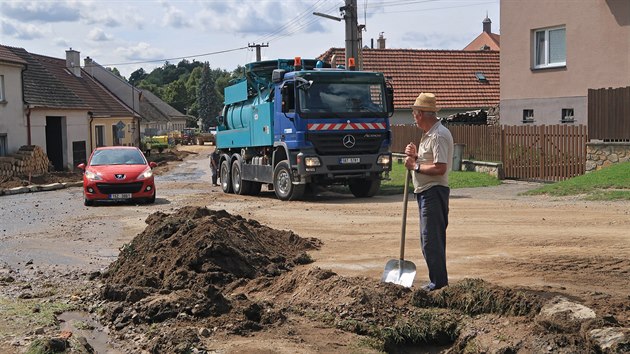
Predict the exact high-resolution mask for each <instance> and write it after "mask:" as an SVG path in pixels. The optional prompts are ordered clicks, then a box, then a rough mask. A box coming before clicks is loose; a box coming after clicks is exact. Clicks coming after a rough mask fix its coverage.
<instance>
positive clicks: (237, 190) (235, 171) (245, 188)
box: [232, 160, 251, 195]
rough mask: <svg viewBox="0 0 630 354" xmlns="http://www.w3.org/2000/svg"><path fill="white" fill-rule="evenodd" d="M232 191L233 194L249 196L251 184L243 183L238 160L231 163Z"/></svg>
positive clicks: (248, 182)
mask: <svg viewBox="0 0 630 354" xmlns="http://www.w3.org/2000/svg"><path fill="white" fill-rule="evenodd" d="M232 190H234V194H239V195H247V194H251V182H250V181H243V174H242V173H241V161H240V160H234V162H233V163H232Z"/></svg>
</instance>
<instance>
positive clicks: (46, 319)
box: [0, 298, 75, 337]
mask: <svg viewBox="0 0 630 354" xmlns="http://www.w3.org/2000/svg"><path fill="white" fill-rule="evenodd" d="M74 308H75V306H74V305H71V304H67V303H63V302H60V301H54V302H47V301H46V302H40V301H37V300H33V299H28V300H23V299H7V298H0V312H1V313H2V314H3V316H2V317H3V318H10V319H11V320H10V321H5V323H4V324H2V325H0V337H3V336H4V335H5V334H6V333H7V332H8V333H13V332H14V331H16V330H24V331H32V330H33V329H34V328H37V327H48V326H53V325H56V323H57V320H56V315H57V314H60V313H62V312H66V311H71V310H73V309H74ZM5 331H6V332H5Z"/></svg>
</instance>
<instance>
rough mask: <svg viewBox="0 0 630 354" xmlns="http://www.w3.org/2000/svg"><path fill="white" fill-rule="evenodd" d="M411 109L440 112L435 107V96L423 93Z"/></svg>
mask: <svg viewBox="0 0 630 354" xmlns="http://www.w3.org/2000/svg"><path fill="white" fill-rule="evenodd" d="M411 108H413V109H418V110H421V111H427V112H437V111H439V109H438V108H437V107H436V106H435V95H434V94H432V93H428V92H427V93H424V92H422V93H421V94H420V95H419V96H418V98H416V102H414V104H413V106H411Z"/></svg>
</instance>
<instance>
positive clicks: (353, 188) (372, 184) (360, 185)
mask: <svg viewBox="0 0 630 354" xmlns="http://www.w3.org/2000/svg"><path fill="white" fill-rule="evenodd" d="M349 186H350V192H352V194H354V196H355V197H357V198H368V197H373V196H374V195H376V193H378V191H379V190H380V189H381V180H380V179H355V180H351V181H350V183H349Z"/></svg>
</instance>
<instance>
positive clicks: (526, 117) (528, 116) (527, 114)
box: [523, 109, 534, 123]
mask: <svg viewBox="0 0 630 354" xmlns="http://www.w3.org/2000/svg"><path fill="white" fill-rule="evenodd" d="M533 122H534V110H533V109H524V110H523V123H533Z"/></svg>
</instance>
